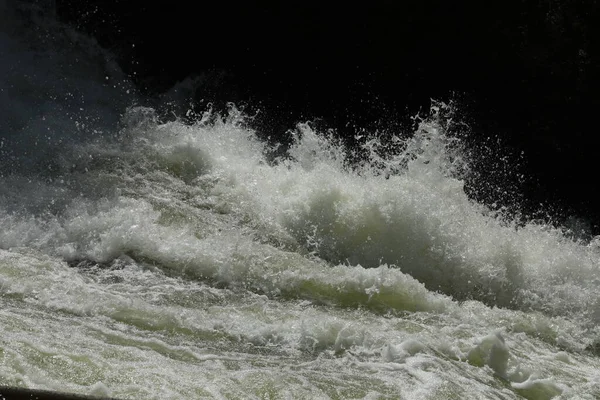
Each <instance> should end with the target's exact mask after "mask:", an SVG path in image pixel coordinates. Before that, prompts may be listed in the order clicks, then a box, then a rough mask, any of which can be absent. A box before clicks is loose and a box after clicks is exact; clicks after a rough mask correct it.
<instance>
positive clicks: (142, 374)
mask: <svg viewBox="0 0 600 400" xmlns="http://www.w3.org/2000/svg"><path fill="white" fill-rule="evenodd" d="M5 26H6V25H5ZM48 29H50V30H51V31H52V32H55V31H53V30H52V29H55V28H48ZM15 35H16V36H15ZM19 35H20V36H19ZM69 35H71V37H73V36H72V35H74V33H72V32H71V33H69ZM67 36H68V35H67ZM15 37H16V38H17V39H15ZM62 37H63V38H64V36H62ZM31 40H32V39H30V38H26V37H25V38H24V37H23V35H22V34H15V33H14V32H13V33H11V32H8V29H7V28H5V29H4V30H3V31H2V36H0V44H1V45H2V52H3V54H9V55H10V56H9V57H7V58H6V60H12V61H11V62H10V63H3V64H2V68H4V69H5V71H4V72H5V73H4V74H2V75H3V77H6V78H3V79H4V80H3V81H1V82H0V83H1V85H2V88H4V89H5V90H3V94H2V96H4V97H3V100H2V103H1V104H2V107H3V109H6V110H8V111H9V112H8V113H7V116H4V117H3V124H2V125H0V128H1V129H2V131H1V137H2V139H1V141H0V143H2V145H1V147H0V152H1V153H0V154H1V156H2V159H1V160H0V226H1V227H2V229H0V302H1V303H2V307H1V311H0V327H1V329H2V332H3V336H2V339H0V358H1V359H2V363H0V377H2V381H3V384H9V385H14V386H25V387H32V388H44V389H53V390H67V391H74V392H79V393H95V394H100V395H111V396H115V397H119V398H141V397H144V398H182V397H183V398H267V397H269V398H323V399H326V398H338V399H341V398H344V399H346V398H372V399H374V398H390V399H392V398H410V399H418V398H425V399H448V398H461V399H480V398H528V399H549V398H584V399H593V398H596V397H597V396H599V395H600V375H599V374H598V372H597V371H599V370H600V362H599V359H598V356H597V353H598V342H599V341H598V338H599V332H598V328H597V325H598V321H599V320H600V304H599V302H598V299H599V287H600V285H599V282H598V278H599V272H598V266H599V265H600V263H599V261H600V246H599V245H598V240H595V241H594V240H592V241H590V242H589V243H584V242H581V241H574V240H572V239H570V238H569V237H567V236H565V235H564V234H563V232H562V231H561V230H559V229H556V228H553V227H551V226H548V225H545V224H542V223H533V222H532V223H526V224H516V223H513V222H510V220H507V219H506V218H500V217H498V216H497V215H496V213H494V212H492V211H491V210H490V209H489V208H487V207H486V206H484V205H482V204H478V203H477V202H475V201H473V200H471V199H469V197H468V196H467V195H466V194H465V189H464V182H465V174H468V171H469V168H470V167H469V164H468V162H467V161H466V159H467V157H465V153H464V146H463V143H462V142H461V141H460V140H459V139H457V138H455V137H452V136H451V135H450V134H449V133H448V132H447V131H446V130H445V128H444V127H445V124H444V120H443V118H444V117H443V112H442V111H443V108H444V105H443V104H436V105H435V107H437V108H434V109H433V110H432V114H431V116H430V117H429V118H427V119H424V120H423V121H421V122H420V124H419V126H418V128H417V129H416V131H415V132H414V134H413V135H412V136H411V137H410V138H409V139H401V138H400V136H397V137H394V138H393V139H391V140H388V142H390V143H395V144H396V146H397V147H396V148H395V149H393V151H390V149H389V147H386V146H384V145H383V144H382V141H381V140H380V139H378V138H377V137H374V136H373V137H366V138H365V140H364V141H363V142H362V143H363V145H362V148H361V151H362V152H363V154H365V157H363V161H362V162H360V163H358V164H353V163H352V162H350V161H349V157H348V155H349V150H348V149H346V148H345V147H344V146H343V145H341V144H340V143H339V142H338V141H336V140H335V139H334V138H333V136H331V135H328V134H323V133H322V132H319V131H316V130H315V129H313V128H311V124H310V123H305V124H299V125H298V126H297V127H295V129H294V130H293V132H294V137H293V143H292V145H291V146H290V148H289V149H288V150H287V152H286V153H285V156H282V157H280V158H278V159H275V160H272V159H271V158H270V157H269V156H268V154H269V153H270V152H271V149H270V148H269V147H268V145H267V144H265V143H264V142H262V141H261V140H259V139H258V138H257V134H256V132H254V131H253V130H252V129H250V128H248V126H247V125H248V124H247V123H246V121H245V117H244V115H243V114H242V113H240V112H239V111H237V110H236V109H235V108H232V109H231V112H230V114H229V115H228V116H226V117H220V116H215V115H214V114H211V113H210V112H207V114H205V115H204V118H199V119H198V121H197V122H195V123H192V124H184V123H182V122H180V121H174V122H168V123H163V122H160V119H159V118H158V117H157V116H156V113H155V111H154V110H153V109H152V108H147V107H141V106H130V107H129V108H126V107H125V105H123V104H117V103H116V102H112V101H111V100H112V99H113V98H114V96H115V94H119V96H120V97H119V98H121V99H123V103H125V104H126V105H131V104H133V103H135V102H136V101H137V100H136V99H134V98H133V96H129V97H128V96H126V90H128V89H124V88H125V87H126V86H127V84H126V83H123V84H118V85H117V84H114V85H112V84H106V82H105V81H106V79H105V77H103V76H102V74H100V75H99V76H98V78H94V77H93V75H88V76H87V77H86V78H85V79H84V78H82V75H80V73H81V71H82V70H85V71H89V68H92V67H94V65H97V64H94V62H92V61H90V62H89V63H87V62H86V63H84V64H85V67H84V68H80V67H73V68H67V69H64V68H63V67H62V66H61V65H63V64H64V65H70V64H68V60H70V59H71V58H70V57H72V54H69V53H68V52H65V51H59V50H60V49H61V46H63V44H61V43H62V42H61V41H60V40H58V39H57V40H58V42H61V43H58V44H57V42H53V43H54V44H52V45H49V46H48V47H46V48H45V49H44V50H42V51H41V52H40V50H39V49H36V48H34V47H32V46H31V45H29V44H28V43H30V42H31ZM82 40H83V39H82ZM95 49H96V46H95V44H93V43H89V42H85V44H84V45H82V46H81V49H80V51H82V52H83V53H82V54H79V57H81V59H83V56H84V55H87V56H89V55H90V54H96V50H95ZM44 52H46V54H47V53H48V52H56V54H54V53H53V57H43V54H44ZM35 58H39V59H40V60H45V61H44V62H46V61H48V60H49V59H52V61H51V63H50V65H44V68H46V70H47V71H50V72H47V73H45V75H43V76H42V75H40V74H41V72H39V71H38V69H37V68H38V67H36V65H34V64H32V63H26V62H25V61H23V60H31V59H35ZM91 58H92V59H93V58H94V57H91ZM56 60H58V61H56ZM24 63H25V64H24ZM59 64H60V65H59ZM16 65H27V66H28V68H31V69H32V72H31V73H29V74H24V75H23V76H26V75H27V76H28V77H27V76H26V78H24V82H16V83H15V80H14V79H13V78H15V77H16V76H17V72H15V71H16ZM103 65H104V64H103ZM94 68H95V67H94ZM115 73H117V72H115ZM117 75H118V73H117ZM90 76H91V77H90ZM109 80H110V79H109ZM9 82H12V83H10V84H9ZM41 83H43V85H41ZM58 83H60V84H58ZM10 85H12V86H10ZM7 88H8V89H7ZM33 88H37V92H36V93H34V90H33ZM65 88H67V89H65ZM65 90H68V92H69V93H72V92H75V91H76V92H77V93H81V95H78V96H75V99H73V98H72V97H71V96H69V95H65V93H66V92H65ZM89 93H93V94H92V95H90V94H89ZM124 93H125V94H124ZM81 99H84V100H85V107H78V106H79V105H81V104H82V103H81V102H82V100H81ZM79 108H83V110H79ZM66 109H68V110H70V111H69V112H68V113H65V110H66ZM121 112H122V113H123V115H119V114H120V113H121ZM65 115H66V116H67V117H66V118H65ZM86 118H87V119H86ZM82 121H85V122H86V124H87V125H85V126H82ZM48 132H50V133H48ZM388 139H389V138H388Z"/></svg>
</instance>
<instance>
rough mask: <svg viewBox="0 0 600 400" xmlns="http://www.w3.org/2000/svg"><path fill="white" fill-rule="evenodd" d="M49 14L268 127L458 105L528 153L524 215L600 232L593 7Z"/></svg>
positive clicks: (74, 9) (246, 6)
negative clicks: (242, 106)
mask: <svg viewBox="0 0 600 400" xmlns="http://www.w3.org/2000/svg"><path fill="white" fill-rule="evenodd" d="M350 3H352V4H350ZM57 10H58V15H59V18H61V19H62V20H63V21H66V22H68V23H70V24H72V25H73V26H75V27H77V28H78V29H81V30H83V31H86V32H88V33H90V34H91V35H94V36H95V37H96V38H97V39H98V41H99V43H100V44H101V45H102V46H104V47H107V48H110V49H112V50H113V52H114V53H115V54H116V55H117V57H118V59H119V61H120V64H121V67H122V69H123V70H125V72H127V73H128V74H130V75H131V76H132V78H133V79H134V80H135V81H136V83H137V85H138V87H139V88H140V90H142V91H144V92H146V93H148V94H156V93H160V92H161V91H164V90H167V89H168V88H170V87H171V86H172V85H173V84H174V83H175V82H177V81H178V80H182V79H184V78H185V77H187V76H190V75H193V74H209V75H208V76H210V77H212V82H209V83H207V85H206V87H205V88H204V89H203V92H202V93H198V98H200V97H201V98H204V99H211V100H213V101H216V102H223V103H224V102H226V101H234V102H237V103H243V102H249V103H250V104H255V105H256V104H260V105H261V107H263V108H264V109H267V110H269V113H270V115H272V116H273V117H272V120H276V122H275V123H272V124H271V125H272V126H271V128H272V129H274V130H277V129H280V130H281V129H289V128H290V127H291V126H293V123H294V122H296V121H298V120H301V119H303V118H304V119H306V118H313V117H321V118H323V119H324V120H325V121H327V123H328V124H329V125H330V126H332V127H335V128H337V129H338V132H339V133H340V134H341V135H344V134H347V135H350V134H351V133H352V132H351V131H352V129H354V127H355V126H362V127H374V126H379V127H385V126H390V125H394V123H398V124H401V121H407V120H408V117H409V116H412V115H414V114H415V113H416V112H418V111H419V110H427V108H428V107H429V101H430V99H431V98H434V99H439V100H445V101H448V100H449V99H451V98H456V99H460V102H461V103H462V105H461V107H462V110H463V114H464V118H465V120H467V121H468V122H469V124H470V125H471V128H472V137H473V138H474V140H478V138H479V139H481V140H483V139H484V138H485V137H487V136H490V135H498V136H500V137H501V138H502V140H503V145H504V146H506V148H507V149H510V151H513V153H517V154H518V153H520V152H521V151H524V152H525V161H526V163H525V171H523V172H525V173H526V174H527V175H528V176H530V177H531V179H530V180H529V181H528V183H527V185H526V186H525V187H523V188H522V191H523V193H524V195H525V197H526V203H527V205H526V209H527V210H534V209H535V208H536V207H537V205H538V204H539V203H548V202H549V203H553V204H555V205H558V206H559V207H561V208H563V209H564V210H566V211H565V214H564V215H566V214H573V215H577V216H579V217H582V218H585V219H587V220H589V221H590V222H591V223H592V225H596V228H595V231H596V232H597V233H600V232H598V230H599V229H598V225H599V224H600V210H599V208H600V207H599V205H600V194H598V193H596V192H597V191H598V190H597V189H598V186H599V185H598V181H599V178H598V175H599V171H600V169H599V168H598V160H599V159H600V157H598V155H597V154H598V147H597V143H598V139H597V136H598V127H597V122H596V115H597V114H598V109H599V108H598V106H600V101H599V99H598V95H597V94H598V93H599V89H600V24H598V23H597V21H600V4H599V2H597V1H594V0H588V1H580V0H564V1H561V2H557V1H551V0H540V1H512V0H509V1H496V2H482V1H479V2H475V1H473V2H465V1H457V2H451V1H413V0H410V1H369V2H360V3H358V2H325V1H321V2H316V1H286V2H250V1H248V2H243V3H242V2H239V4H238V2H213V3H210V2H183V1H173V2H156V3H155V4H151V2H148V1H144V2H140V1H125V0H114V1H112V2H104V1H99V0H86V1H79V0H78V1H74V0H57ZM134 73H135V74H134ZM394 121H396V122H394ZM482 168H484V169H485V165H484V166H483V167H482Z"/></svg>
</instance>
